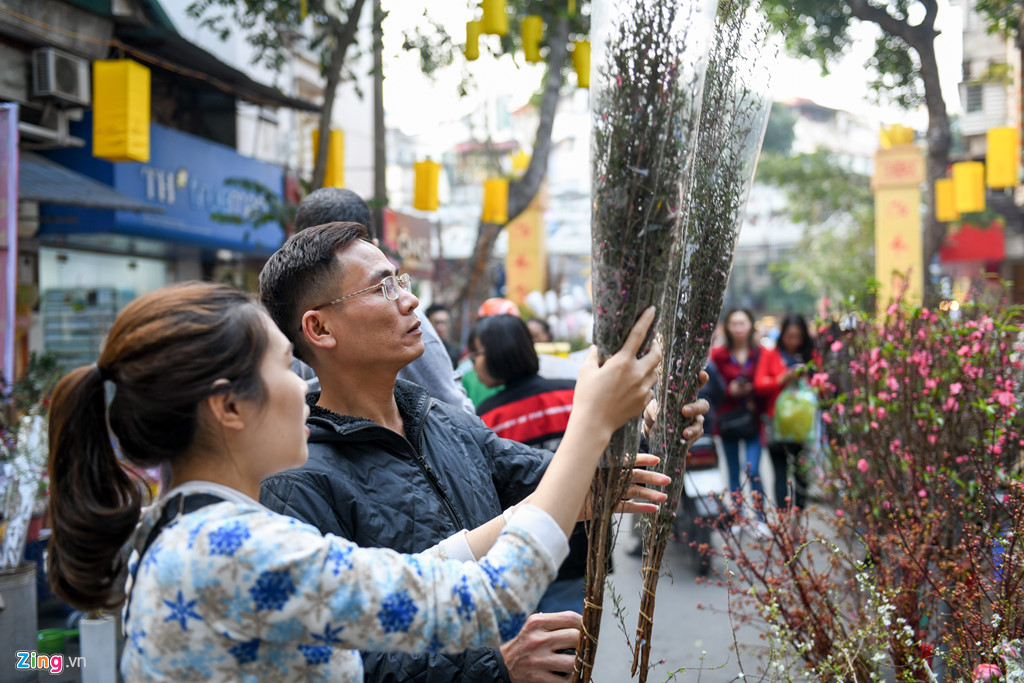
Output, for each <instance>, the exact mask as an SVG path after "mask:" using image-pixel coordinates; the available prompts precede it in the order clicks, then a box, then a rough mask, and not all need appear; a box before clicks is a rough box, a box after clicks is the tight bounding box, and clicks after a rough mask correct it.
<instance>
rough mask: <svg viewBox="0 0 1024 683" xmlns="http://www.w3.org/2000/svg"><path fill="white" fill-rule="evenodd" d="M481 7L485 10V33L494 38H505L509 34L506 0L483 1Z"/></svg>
mask: <svg viewBox="0 0 1024 683" xmlns="http://www.w3.org/2000/svg"><path fill="white" fill-rule="evenodd" d="M480 7H482V8H483V10H484V18H483V29H484V31H483V32H484V33H486V34H488V35H492V36H503V35H505V34H506V33H508V14H506V13H505V0H482V1H481V2H480Z"/></svg>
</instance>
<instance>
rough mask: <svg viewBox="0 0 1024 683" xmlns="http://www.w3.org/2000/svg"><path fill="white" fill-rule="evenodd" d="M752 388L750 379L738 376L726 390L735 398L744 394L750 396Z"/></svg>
mask: <svg viewBox="0 0 1024 683" xmlns="http://www.w3.org/2000/svg"><path fill="white" fill-rule="evenodd" d="M752 389H753V386H752V385H751V384H750V380H746V379H743V378H740V377H737V378H736V379H734V380H733V381H731V382H729V386H728V387H727V388H726V392H727V393H728V394H729V395H730V396H732V397H733V398H741V397H743V396H749V395H750V392H751V391H752Z"/></svg>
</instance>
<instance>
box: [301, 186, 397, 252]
mask: <svg viewBox="0 0 1024 683" xmlns="http://www.w3.org/2000/svg"><path fill="white" fill-rule="evenodd" d="M336 222H343V223H359V224H360V225H362V226H363V227H365V228H366V232H367V234H368V235H369V239H371V240H372V239H373V238H374V237H376V236H377V235H376V233H375V232H374V227H373V216H372V215H371V214H370V207H369V206H367V205H366V202H365V201H363V198H362V197H360V196H359V195H357V194H356V193H355V192H353V191H352V190H346V189H345V188H342V187H322V188H320V189H319V190H316V191H314V192H310V193H309V194H308V195H306V197H305V198H304V199H303V200H302V201H301V202H299V210H298V211H297V212H296V214H295V232H299V231H301V230H305V229H306V228H311V227H313V226H314V225H324V224H325V223H336Z"/></svg>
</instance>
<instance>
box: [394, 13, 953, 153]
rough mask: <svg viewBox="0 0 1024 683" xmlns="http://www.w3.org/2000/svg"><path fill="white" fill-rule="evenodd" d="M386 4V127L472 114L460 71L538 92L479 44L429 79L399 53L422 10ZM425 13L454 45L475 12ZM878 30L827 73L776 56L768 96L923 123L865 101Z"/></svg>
mask: <svg viewBox="0 0 1024 683" xmlns="http://www.w3.org/2000/svg"><path fill="white" fill-rule="evenodd" d="M389 5H391V7H389ZM939 5H940V10H939V16H938V18H937V28H938V29H939V30H940V31H941V34H940V36H939V37H938V38H937V39H936V41H937V42H936V54H937V55H938V56H939V59H940V64H939V71H940V77H941V80H942V90H943V96H944V98H945V101H946V106H947V109H949V111H951V112H959V109H960V98H959V95H958V88H957V83H958V82H959V80H960V74H961V62H962V41H961V22H962V19H961V12H962V9H961V7H959V6H953V7H951V6H950V3H949V0H940V3H939ZM384 8H385V9H390V10H391V12H390V15H389V17H388V23H387V24H385V31H384V35H385V39H384V42H385V58H386V74H387V81H386V87H385V102H384V105H385V109H386V110H387V112H388V125H389V126H396V127H398V128H400V129H401V130H402V131H403V132H405V133H407V134H409V135H417V134H420V135H422V134H425V133H428V132H429V131H431V130H432V129H434V128H436V127H437V126H438V125H440V124H442V123H444V122H446V121H452V120H455V119H458V118H460V117H461V116H464V115H465V114H467V113H468V112H470V111H472V110H473V109H474V108H475V106H476V102H477V101H478V100H474V99H472V98H461V99H460V98H459V96H458V94H457V84H458V82H459V80H460V78H461V76H462V73H463V70H466V71H468V72H469V73H471V74H472V75H473V76H474V79H475V81H476V82H477V84H478V86H479V88H480V89H481V91H484V92H485V91H487V90H494V89H500V90H502V91H503V92H507V93H508V94H510V95H511V99H512V101H513V102H522V103H525V102H526V101H527V100H528V99H529V98H530V96H531V94H532V93H533V92H534V91H535V90H536V89H537V87H538V85H539V83H540V80H541V78H542V76H543V67H542V66H541V65H531V64H525V63H522V62H520V63H519V64H518V65H517V64H515V63H514V62H513V60H512V59H511V58H510V57H508V56H504V57H502V58H501V59H495V58H493V57H491V56H490V55H488V54H487V52H486V50H485V49H483V44H482V45H481V56H480V59H479V60H477V61H476V62H471V63H470V62H466V61H465V60H464V59H462V58H461V55H457V56H456V59H455V64H454V65H453V66H452V67H450V68H448V69H446V70H445V71H444V72H443V73H441V74H440V75H439V76H438V77H437V79H436V80H435V81H434V82H430V81H428V80H427V79H425V78H423V76H422V74H421V73H420V70H419V61H418V57H417V56H416V55H413V54H408V53H406V54H403V53H402V51H401V49H400V48H401V40H402V31H403V30H404V29H406V28H409V27H411V26H413V25H414V24H415V23H416V22H418V21H420V20H421V15H420V13H419V12H413V11H409V9H408V8H409V3H408V2H407V0H384ZM430 11H431V14H432V15H433V16H435V17H436V18H437V19H439V20H440V21H442V22H444V23H445V25H446V27H447V29H448V31H449V32H450V33H451V34H452V38H453V40H455V41H456V42H462V40H463V39H464V34H465V22H466V21H467V20H469V19H472V18H475V17H474V14H473V12H474V10H473V9H472V8H471V7H470V6H469V5H468V4H463V3H459V2H454V3H432V4H431V9H430ZM876 33H877V30H876V29H875V28H874V26H873V25H871V24H866V23H863V22H862V23H860V24H859V25H858V26H857V28H856V29H855V31H854V36H855V42H854V44H853V45H852V46H851V48H850V50H849V51H848V53H847V54H846V55H844V57H843V59H842V60H840V61H839V62H837V63H835V64H833V65H832V67H831V73H830V75H828V76H823V75H822V74H821V69H820V67H819V66H818V65H817V64H816V63H814V62H811V61H808V60H798V59H795V58H791V57H788V56H782V57H780V59H779V65H778V68H777V69H776V70H775V72H774V74H773V79H772V89H773V90H772V92H773V97H774V99H776V100H788V99H793V98H807V99H811V100H814V101H815V102H817V103H819V104H822V105H825V106H828V107H832V108H835V109H843V110H846V111H849V112H852V113H854V114H858V115H860V116H861V117H863V118H865V119H867V120H868V121H870V122H872V123H876V124H879V123H885V124H890V123H903V124H906V125H910V126H913V127H915V128H917V129H919V130H923V129H924V128H925V127H926V125H927V115H926V114H925V112H924V111H923V110H922V111H916V112H907V111H904V110H901V109H899V108H897V107H893V106H885V105H881V106H879V105H876V104H874V103H873V102H872V101H871V100H870V99H869V90H868V86H867V77H866V72H865V69H864V63H865V62H866V60H867V59H868V57H869V56H870V54H871V52H872V50H873V47H874V37H875V35H876ZM492 39H493V38H492ZM410 105H412V106H410Z"/></svg>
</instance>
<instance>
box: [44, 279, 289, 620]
mask: <svg viewBox="0 0 1024 683" xmlns="http://www.w3.org/2000/svg"><path fill="white" fill-rule="evenodd" d="M266 326H267V322H266V317H265V316H264V314H263V313H262V312H261V310H260V308H259V306H258V305H256V304H255V303H254V302H253V301H252V300H250V299H249V297H248V296H246V295H245V294H243V293H242V292H239V291H238V290H236V289H233V288H231V287H228V286H227V285H219V284H212V283H199V282H188V283H182V284H178V285H173V286H170V287H166V288H164V289H160V290H157V291H155V292H152V293H150V294H146V295H145V296H142V297H140V298H138V299H136V300H134V301H133V302H131V303H130V304H128V306H127V307H126V308H125V309H124V310H123V311H122V312H121V314H120V315H119V316H117V320H115V321H114V326H113V328H112V329H111V330H110V334H109V335H108V336H107V341H106V344H104V347H103V351H102V353H101V355H100V359H99V361H98V362H97V363H96V365H89V366H85V367H80V368H76V369H75V370H72V371H71V372H70V373H68V374H67V375H65V376H64V378H63V379H61V381H60V382H59V383H58V384H57V387H56V388H55V389H54V392H53V398H52V401H51V403H50V418H49V419H50V425H49V428H50V454H49V468H50V522H51V525H52V528H53V535H52V536H51V539H50V546H49V553H48V559H47V574H48V576H49V579H50V584H51V585H52V586H53V590H54V592H55V593H56V594H57V595H58V596H60V597H61V599H63V600H64V601H66V602H68V603H70V604H71V605H74V606H75V607H78V608H80V609H97V608H102V607H113V606H116V605H117V604H118V603H120V602H121V600H122V599H123V593H122V587H121V585H120V583H119V581H118V576H119V574H120V572H121V569H122V564H123V562H124V558H123V557H122V555H121V548H122V546H123V545H124V544H125V542H127V540H128V537H129V536H130V535H131V533H132V530H133V529H134V528H135V525H136V523H137V522H138V519H139V510H140V507H141V505H142V502H143V494H142V489H141V488H140V484H139V482H137V481H135V480H134V479H133V478H132V476H131V475H130V474H129V473H128V471H126V470H125V469H124V467H122V464H121V462H120V461H119V460H118V458H117V455H116V454H115V451H114V447H113V445H112V443H111V434H112V435H113V436H114V437H116V438H117V443H118V445H119V447H120V450H121V452H122V453H123V455H124V457H125V458H126V459H127V460H128V461H130V462H131V463H134V464H136V465H139V466H141V467H153V466H156V465H160V464H163V463H169V462H173V461H174V460H176V459H178V458H180V457H181V456H182V454H183V453H184V452H185V451H186V450H187V449H188V448H189V447H190V446H191V445H192V444H193V441H194V440H195V438H196V433H197V426H198V415H199V413H198V408H199V405H200V403H201V402H202V401H203V400H204V399H206V398H208V397H209V396H212V395H214V394H217V393H221V392H228V391H230V392H232V393H234V394H236V395H238V396H239V397H241V398H245V399H250V400H255V401H257V402H259V403H262V402H263V400H264V397H265V388H264V386H263V381H262V379H261V376H260V365H261V363H262V360H263V356H264V354H265V352H266V349H267V345H268V341H269V340H268V337H267V327H266ZM221 379H226V380H227V382H226V383H219V384H217V385H216V386H215V383H217V381H218V380H221ZM104 380H110V381H111V382H112V383H113V385H114V396H113V400H112V401H111V403H110V406H109V408H107V407H106V395H105V385H104ZM108 424H109V432H108V428H107V425H108Z"/></svg>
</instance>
